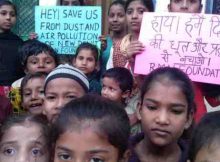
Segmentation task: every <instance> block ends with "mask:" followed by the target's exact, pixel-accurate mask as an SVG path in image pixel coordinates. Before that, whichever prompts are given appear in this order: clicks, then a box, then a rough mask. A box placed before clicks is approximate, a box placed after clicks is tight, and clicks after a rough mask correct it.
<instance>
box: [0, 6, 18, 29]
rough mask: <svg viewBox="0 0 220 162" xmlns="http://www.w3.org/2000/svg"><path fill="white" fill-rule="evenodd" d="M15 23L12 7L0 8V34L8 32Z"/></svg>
mask: <svg viewBox="0 0 220 162" xmlns="http://www.w3.org/2000/svg"><path fill="white" fill-rule="evenodd" d="M15 22H16V13H15V10H14V9H13V7H12V6H10V5H3V6H1V7H0V33H2V32H4V31H6V30H10V29H11V28H12V27H13V25H14V24H15Z"/></svg>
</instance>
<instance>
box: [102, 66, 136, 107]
mask: <svg viewBox="0 0 220 162" xmlns="http://www.w3.org/2000/svg"><path fill="white" fill-rule="evenodd" d="M132 87H133V76H132V75H131V73H130V71H129V70H128V69H126V68H123V67H115V68H111V69H108V70H107V71H106V72H105V73H104V74H103V76H102V92H101V94H102V96H103V97H105V98H108V99H110V100H112V101H116V102H118V103H120V104H122V105H124V106H125V104H126V103H125V101H126V99H127V98H128V97H129V96H130V93H131V90H132Z"/></svg>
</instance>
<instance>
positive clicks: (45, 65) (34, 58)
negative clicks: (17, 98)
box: [12, 40, 57, 88]
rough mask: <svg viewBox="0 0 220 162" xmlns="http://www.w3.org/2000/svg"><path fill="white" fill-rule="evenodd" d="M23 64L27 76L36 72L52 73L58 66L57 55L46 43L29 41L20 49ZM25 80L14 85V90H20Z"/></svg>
mask: <svg viewBox="0 0 220 162" xmlns="http://www.w3.org/2000/svg"><path fill="white" fill-rule="evenodd" d="M20 52H21V56H22V64H23V67H24V72H25V73H26V74H34V73H36V72H45V73H49V72H51V71H52V70H53V69H54V68H55V67H56V66H57V53H56V52H55V50H54V49H53V48H52V47H50V46H48V45H47V44H45V43H42V42H40V41H38V40H28V41H26V43H25V44H24V45H23V46H22V48H21V49H20ZM22 79H23V78H21V79H19V80H17V81H15V82H14V83H13V84H12V87H13V88H19V87H20V86H21V81H22Z"/></svg>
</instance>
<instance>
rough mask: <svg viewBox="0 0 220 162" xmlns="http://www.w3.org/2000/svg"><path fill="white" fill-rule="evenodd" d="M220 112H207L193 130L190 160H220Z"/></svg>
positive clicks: (191, 161) (198, 161) (193, 161)
mask: <svg viewBox="0 0 220 162" xmlns="http://www.w3.org/2000/svg"><path fill="white" fill-rule="evenodd" d="M219 117H220V112H212V113H208V114H205V115H204V117H203V118H202V119H201V121H200V122H199V124H198V125H197V127H196V128H195V130H194V132H193V137H192V141H191V147H190V151H189V159H190V162H219V161H220V156H219V152H220V140H219V136H220V120H219Z"/></svg>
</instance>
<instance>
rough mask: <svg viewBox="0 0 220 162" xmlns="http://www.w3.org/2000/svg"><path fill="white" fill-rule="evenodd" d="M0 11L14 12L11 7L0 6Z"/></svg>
mask: <svg viewBox="0 0 220 162" xmlns="http://www.w3.org/2000/svg"><path fill="white" fill-rule="evenodd" d="M0 10H5V11H15V10H14V8H13V7H12V6H11V5H2V6H0Z"/></svg>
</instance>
